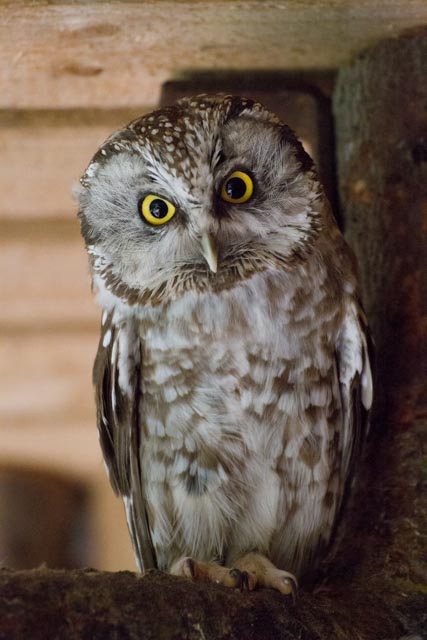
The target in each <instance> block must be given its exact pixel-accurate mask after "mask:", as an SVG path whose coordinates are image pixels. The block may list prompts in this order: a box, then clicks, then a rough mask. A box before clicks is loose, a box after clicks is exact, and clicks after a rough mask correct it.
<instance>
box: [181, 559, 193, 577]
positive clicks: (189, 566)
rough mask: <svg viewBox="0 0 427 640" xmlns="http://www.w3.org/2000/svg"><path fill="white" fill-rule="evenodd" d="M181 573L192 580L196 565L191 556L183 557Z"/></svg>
mask: <svg viewBox="0 0 427 640" xmlns="http://www.w3.org/2000/svg"><path fill="white" fill-rule="evenodd" d="M183 573H184V575H185V577H186V578H191V579H192V580H194V578H195V576H196V567H195V564H194V560H193V558H185V560H184V564H183Z"/></svg>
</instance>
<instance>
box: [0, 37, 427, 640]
mask: <svg viewBox="0 0 427 640" xmlns="http://www.w3.org/2000/svg"><path fill="white" fill-rule="evenodd" d="M426 69H427V31H425V30H418V31H416V32H412V33H410V34H407V35H405V36H404V37H402V38H399V39H395V40H391V41H388V42H384V43H382V44H381V45H380V46H378V47H376V48H375V49H373V50H371V51H370V52H368V53H366V54H365V55H364V56H362V57H361V58H360V59H358V60H357V61H356V62H355V63H354V64H353V65H351V66H350V67H349V68H347V69H344V70H342V71H341V73H340V75H339V78H338V84H337V89H336V94H335V116H336V125H337V148H338V171H339V180H340V192H341V199H342V206H343V211H344V218H345V220H346V225H347V235H348V238H349V241H350V242H351V244H352V245H353V246H354V248H355V250H356V253H357V255H358V258H359V262H360V265H361V274H362V281H363V285H364V297H365V302H366V308H367V312H368V315H369V316H370V318H371V323H372V327H373V330H374V337H375V340H376V343H377V352H378V355H377V364H378V367H377V369H378V375H377V390H378V399H379V402H378V404H377V411H376V415H375V416H374V419H373V424H372V429H371V435H370V440H369V443H368V447H367V454H366V459H365V461H364V463H363V465H361V469H360V473H359V480H358V484H357V487H356V491H355V492H354V495H353V500H352V502H351V504H350V505H349V507H348V509H347V513H346V517H345V522H344V524H343V526H342V527H341V531H340V536H339V541H337V542H336V544H335V548H334V550H333V552H332V553H331V554H330V556H329V557H328V559H327V560H326V561H325V563H324V564H323V565H322V568H321V577H320V580H319V582H318V583H317V585H316V587H315V588H314V590H309V589H307V588H306V589H302V590H301V594H300V598H299V600H298V602H297V604H296V605H295V606H294V605H293V604H292V602H291V600H290V599H289V598H284V597H282V596H280V595H279V594H278V593H274V592H272V591H257V592H253V593H240V592H238V591H232V590H227V589H225V588H221V587H216V586H215V585H209V584H202V583H199V584H198V583H191V582H188V581H186V580H184V579H179V578H175V577H171V576H167V575H163V574H161V573H158V572H149V573H148V574H146V575H145V576H142V577H141V576H137V575H136V574H132V573H127V572H123V573H116V574H109V573H98V572H95V571H91V570H87V571H51V570H48V569H43V568H42V569H38V570H34V571H11V570H7V569H3V570H2V571H1V572H0V639H2V640H14V639H16V640H18V639H22V638H24V639H26V638H28V639H30V638H31V639H32V640H37V639H38V638H40V639H42V638H43V640H44V639H46V638H60V639H61V640H67V639H77V638H78V639H87V640H89V639H90V640H96V639H102V640H104V639H105V638H120V639H121V638H126V639H129V640H131V639H135V640H136V639H138V640H139V639H140V638H146V639H147V640H149V639H151V638H153V639H156V640H162V639H163V638H165V639H168V640H169V639H181V638H182V639H196V638H197V639H201V640H214V639H215V640H220V639H227V640H233V639H236V640H237V639H239V640H240V639H242V638H244V639H246V640H251V639H254V640H255V639H256V640H267V639H272V640H273V639H274V640H278V639H283V640H285V639H288V640H291V639H296V638H298V639H300V640H315V639H316V640H318V639H327V638H331V639H336V640H339V639H345V640H351V639H355V640H356V639H359V640H381V639H384V640H394V639H397V638H400V637H401V636H405V635H408V634H415V636H416V637H419V638H427V388H426V362H427V357H426V356H427V258H426V255H427V254H426V247H427V151H426V150H427V107H426V105H427V83H426V81H425V73H426Z"/></svg>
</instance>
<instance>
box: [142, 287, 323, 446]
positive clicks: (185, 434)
mask: <svg viewBox="0 0 427 640" xmlns="http://www.w3.org/2000/svg"><path fill="white" fill-rule="evenodd" d="M279 284H280V283H279ZM295 297H298V294H297V291H296V290H295V289H292V288H291V287H289V286H288V287H285V284H283V286H282V287H280V286H278V285H277V283H276V287H275V289H274V290H273V292H272V288H271V287H269V282H268V281H266V280H265V279H263V278H262V276H261V275H260V276H259V277H258V278H257V279H256V278H253V279H252V280H251V281H250V282H249V283H248V284H246V285H242V286H240V287H239V288H236V289H235V290H231V291H228V292H223V293H222V294H221V295H214V294H205V295H201V294H195V293H189V294H188V295H187V296H184V297H183V298H181V299H180V300H178V301H176V302H175V303H174V304H171V305H169V306H168V308H167V309H165V310H155V311H154V312H153V313H152V315H151V317H148V318H146V319H145V320H144V322H142V323H141V338H142V343H143V345H144V346H143V368H142V372H143V375H142V395H143V398H144V402H143V420H144V424H145V425H146V427H145V428H146V429H147V434H146V435H147V436H155V437H157V438H170V439H171V440H172V441H173V444H174V446H176V447H177V448H179V447H180V446H181V445H183V444H185V446H186V447H187V448H189V449H190V450H191V448H197V446H198V442H200V440H201V439H204V446H206V444H207V443H206V441H208V443H209V441H212V442H211V444H212V445H214V444H218V439H221V437H222V438H223V439H224V434H227V433H230V434H236V433H238V438H241V439H243V440H245V441H246V442H245V445H247V446H250V448H253V447H257V446H259V444H260V443H259V442H257V441H256V440H257V438H259V437H260V435H259V434H260V429H259V426H260V425H262V424H265V422H266V421H268V425H269V426H270V431H271V430H274V427H275V425H276V424H277V425H280V428H283V423H284V415H283V414H284V412H285V413H287V414H289V416H290V417H292V415H294V414H295V415H296V414H297V413H298V411H299V410H300V403H299V401H297V400H296V399H295V395H296V394H297V395H298V393H299V392H300V390H301V389H302V390H303V389H304V386H305V384H306V382H307V381H309V378H310V376H311V377H312V378H313V376H314V377H316V374H314V373H313V372H315V371H316V370H319V371H327V370H329V368H330V366H331V362H332V360H333V355H332V350H331V348H330V342H331V340H330V336H328V334H329V333H331V332H332V327H329V326H322V323H320V322H319V319H318V318H316V309H315V305H313V304H311V303H310V301H308V303H307V305H306V306H304V308H301V305H300V306H299V307H298V308H296V305H295ZM299 297H300V296H299ZM319 375H321V374H319ZM315 382H316V381H315ZM243 425H245V428H243Z"/></svg>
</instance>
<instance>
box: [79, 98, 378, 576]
mask: <svg viewBox="0 0 427 640" xmlns="http://www.w3.org/2000/svg"><path fill="white" fill-rule="evenodd" d="M117 146H118V147H119V149H117V148H116V147H117ZM178 152H179V153H178ZM242 168H243V169H244V170H246V171H248V172H249V174H250V175H251V176H253V180H254V184H255V190H254V196H253V198H252V199H251V200H250V201H249V202H248V203H245V204H244V205H240V204H239V205H231V206H229V205H228V206H227V205H226V204H224V203H221V202H220V197H219V195H218V194H219V192H220V185H221V184H222V183H223V181H224V179H226V176H227V175H230V174H231V172H232V171H233V170H236V169H240V170H241V169H242ZM82 185H83V188H82V191H81V194H80V217H81V222H82V233H83V235H84V238H85V240H86V244H87V247H88V251H89V256H90V260H91V266H92V269H93V280H94V288H95V291H96V293H97V296H98V301H99V303H100V304H101V306H102V307H103V309H104V314H103V319H102V329H101V340H100V347H99V351H98V356H97V360H96V363H95V369H94V381H95V385H96V387H97V404H98V425H99V429H100V433H101V444H102V446H103V451H104V456H105V459H106V462H107V465H108V467H109V469H110V477H111V481H112V483H113V486H114V487H115V489H116V490H117V491H118V492H119V493H120V494H121V495H122V496H123V497H124V499H125V504H126V511H127V516H128V523H129V528H130V532H131V536H132V540H133V544H134V548H135V552H136V556H137V561H138V563H139V566H140V568H146V567H149V566H158V567H160V568H162V569H165V570H169V569H171V567H172V566H174V565H175V564H176V563H177V561H179V559H180V558H182V557H185V556H193V557H196V558H198V559H199V560H204V561H210V560H212V559H213V558H217V559H218V560H220V561H221V562H223V563H225V564H226V565H227V566H231V565H232V564H233V563H234V562H235V561H236V560H238V559H239V557H241V556H242V555H244V554H245V553H247V552H249V551H252V550H254V549H256V550H257V551H258V552H259V553H260V554H264V555H265V556H266V557H268V558H269V559H270V560H272V561H273V562H274V563H275V564H276V565H277V566H278V567H280V568H282V569H287V570H292V571H293V572H295V573H296V574H299V575H301V574H303V573H304V572H305V571H307V570H308V569H310V568H312V567H313V566H314V565H315V563H316V561H317V560H318V558H319V557H320V556H321V551H322V549H324V548H326V546H327V545H328V543H329V541H330V538H331V535H332V531H333V527H334V523H335V522H336V518H337V515H338V513H339V510H340V507H341V505H342V502H343V497H344V493H345V490H346V487H347V486H348V483H349V480H350V479H351V476H352V473H353V469H354V466H355V461H356V460H357V456H358V452H359V450H360V445H361V442H362V441H363V424H362V423H361V422H360V420H359V418H358V416H359V415H360V412H361V409H362V410H366V411H367V410H368V409H369V407H370V404H371V402H372V376H371V373H370V367H369V354H368V339H367V337H366V323H365V318H364V315H363V312H362V311H361V309H360V306H359V302H358V298H357V295H358V294H357V282H356V276H355V267H354V259H353V257H352V254H351V252H350V250H349V249H348V247H347V245H346V244H345V242H344V240H343V238H342V236H341V235H340V233H339V231H338V229H337V228H336V225H335V223H334V221H333V218H332V215H331V213H330V210H329V206H328V204H327V201H326V199H325V196H324V195H323V191H322V189H321V187H320V185H319V183H318V181H317V178H316V175H315V173H314V171H313V168H312V164H311V161H310V159H309V158H308V156H307V155H306V154H305V152H304V151H303V149H302V147H301V145H300V144H299V142H298V141H297V139H296V138H295V137H294V135H293V133H292V132H291V131H290V130H289V129H288V128H287V127H286V126H284V125H282V124H281V123H280V122H279V121H278V119H277V118H276V117H275V116H274V115H272V114H270V113H269V112H268V111H266V110H264V109H263V108H262V107H261V106H260V105H258V104H257V103H253V102H252V101H248V100H242V99H239V98H232V97H225V98H223V97H208V96H205V97H202V98H197V99H191V100H190V101H182V102H181V103H178V105H177V106H176V107H172V108H169V109H166V110H163V111H159V112H155V113H154V114H152V115H150V116H148V117H147V116H146V117H144V118H142V119H140V120H138V121H135V122H134V123H131V124H130V125H129V126H128V127H126V128H124V129H123V130H122V131H121V132H118V133H116V134H114V135H113V136H111V137H110V138H109V140H107V142H106V143H105V145H104V146H103V147H102V148H101V150H100V151H99V152H98V153H97V154H96V156H95V157H94V159H93V161H92V163H91V164H90V165H89V169H88V170H87V172H86V174H85V176H84V177H83V178H82ZM145 192H154V193H156V194H158V195H159V196H161V197H163V198H166V199H168V200H171V201H173V202H174V203H175V206H176V208H177V213H176V215H175V216H174V218H173V219H172V221H171V222H168V223H167V225H164V227H160V228H159V229H153V228H149V227H147V225H146V224H145V223H144V222H143V221H142V220H141V217H140V215H139V214H138V211H137V203H138V199H139V197H140V194H141V193H145ZM207 235H209V238H212V237H214V238H215V243H216V245H215V246H216V250H217V252H218V270H217V273H212V271H211V270H210V268H209V266H208V265H207V264H206V261H205V260H204V257H203V252H202V251H201V238H202V237H206V236H207ZM211 266H212V265H211Z"/></svg>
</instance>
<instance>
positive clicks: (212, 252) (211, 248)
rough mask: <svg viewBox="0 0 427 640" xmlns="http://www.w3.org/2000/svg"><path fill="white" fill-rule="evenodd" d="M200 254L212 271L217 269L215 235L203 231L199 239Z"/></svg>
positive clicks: (214, 271)
mask: <svg viewBox="0 0 427 640" xmlns="http://www.w3.org/2000/svg"><path fill="white" fill-rule="evenodd" d="M201 245H202V254H203V257H204V259H205V260H206V262H207V263H208V265H209V269H210V270H211V271H212V273H216V272H217V269H218V245H217V241H216V238H215V236H213V235H212V234H211V233H204V234H203V236H202V240H201Z"/></svg>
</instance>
